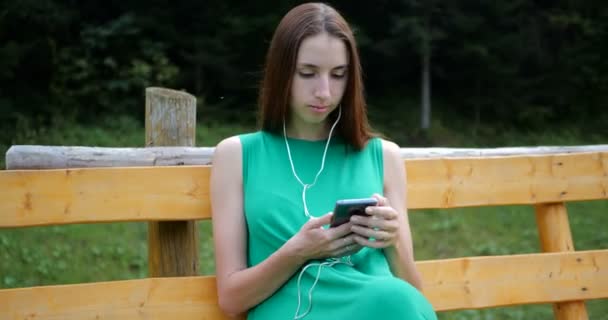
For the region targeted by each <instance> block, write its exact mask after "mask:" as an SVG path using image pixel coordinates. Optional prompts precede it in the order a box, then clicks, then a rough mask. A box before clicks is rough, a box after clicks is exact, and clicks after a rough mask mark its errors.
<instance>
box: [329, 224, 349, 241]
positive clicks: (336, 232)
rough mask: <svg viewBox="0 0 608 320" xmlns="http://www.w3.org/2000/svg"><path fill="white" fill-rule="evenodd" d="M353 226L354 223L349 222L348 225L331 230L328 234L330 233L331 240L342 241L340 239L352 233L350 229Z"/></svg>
mask: <svg viewBox="0 0 608 320" xmlns="http://www.w3.org/2000/svg"><path fill="white" fill-rule="evenodd" d="M352 226H353V224H352V222H347V223H344V224H341V225H339V226H337V227H335V228H330V229H328V230H327V232H330V238H331V239H340V238H344V237H345V236H347V235H349V234H350V233H352V232H351V231H350V228H351V227H352Z"/></svg>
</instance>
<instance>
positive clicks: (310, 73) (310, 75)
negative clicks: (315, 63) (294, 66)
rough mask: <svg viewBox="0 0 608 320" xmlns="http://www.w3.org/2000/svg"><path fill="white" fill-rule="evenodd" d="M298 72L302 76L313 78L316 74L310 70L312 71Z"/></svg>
mask: <svg viewBox="0 0 608 320" xmlns="http://www.w3.org/2000/svg"><path fill="white" fill-rule="evenodd" d="M298 74H299V75H300V77H302V78H312V77H314V75H315V73H314V72H310V71H299V72H298Z"/></svg>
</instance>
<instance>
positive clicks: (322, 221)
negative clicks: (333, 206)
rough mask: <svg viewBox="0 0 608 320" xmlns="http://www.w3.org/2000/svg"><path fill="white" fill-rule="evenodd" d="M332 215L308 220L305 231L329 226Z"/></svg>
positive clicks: (330, 213)
mask: <svg viewBox="0 0 608 320" xmlns="http://www.w3.org/2000/svg"><path fill="white" fill-rule="evenodd" d="M332 215H333V213H332V212H329V213H326V214H325V215H322V216H321V217H318V218H312V219H310V220H308V222H306V224H305V227H306V228H307V229H316V228H322V227H323V226H324V225H326V224H329V223H330V222H331V216H332Z"/></svg>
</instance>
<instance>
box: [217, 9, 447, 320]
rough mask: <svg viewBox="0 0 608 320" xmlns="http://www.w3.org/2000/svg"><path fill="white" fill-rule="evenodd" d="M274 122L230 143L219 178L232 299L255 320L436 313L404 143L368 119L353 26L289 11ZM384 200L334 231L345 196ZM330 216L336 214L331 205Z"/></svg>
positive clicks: (263, 93)
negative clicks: (420, 262) (416, 229)
mask: <svg viewBox="0 0 608 320" xmlns="http://www.w3.org/2000/svg"><path fill="white" fill-rule="evenodd" d="M259 106H260V110H261V122H262V130H260V131H258V132H255V133H249V134H243V135H239V136H235V137H231V138H228V139H226V140H224V141H222V142H221V143H219V144H218V146H217V148H216V151H215V155H214V159H213V169H212V174H211V201H212V211H213V234H214V242H215V256H216V275H217V285H218V294H219V304H220V307H221V308H222V309H223V310H224V311H225V312H226V313H227V314H231V315H237V314H243V313H247V314H248V319H301V318H307V319H350V320H352V319H371V318H372V317H373V318H376V317H377V318H379V319H436V316H435V313H434V312H433V309H432V307H431V305H430V304H429V302H428V301H427V300H426V299H425V298H424V296H423V295H422V294H421V293H420V291H419V289H420V288H421V285H422V284H421V279H420V275H419V273H418V271H417V270H416V265H415V264H414V254H413V246H412V239H411V234H410V227H409V223H408V218H407V214H406V199H405V194H406V186H405V181H406V175H405V170H404V166H403V161H402V159H401V157H400V155H399V148H398V146H397V145H396V144H394V143H392V142H388V141H385V140H382V139H380V138H377V137H375V136H374V135H373V134H372V133H371V132H370V129H369V127H368V122H367V117H366V106H365V100H364V96H363V84H362V79H361V67H360V63H359V56H358V53H357V48H356V44H355V39H354V37H353V33H352V31H351V29H350V27H349V26H348V24H347V23H346V21H345V20H344V19H343V18H342V16H340V14H339V13H338V12H336V10H334V9H333V8H331V7H329V6H328V5H325V4H321V3H308V4H303V5H300V6H297V7H295V8H293V9H292V10H291V11H289V12H288V13H287V14H286V15H285V16H284V17H283V19H282V20H281V22H280V24H279V25H278V27H277V29H276V31H275V34H274V36H273V38H272V42H271V44H270V48H269V51H268V55H267V57H266V68H265V72H264V78H263V81H262V84H261V90H260V99H259ZM364 197H375V198H376V199H377V201H378V204H377V206H373V207H369V208H367V209H366V213H367V215H364V216H353V218H351V220H350V221H349V222H348V223H345V224H342V225H340V226H338V227H333V228H329V227H328V226H327V225H328V224H329V223H330V221H331V217H332V213H331V211H332V210H333V208H334V204H335V203H336V200H339V199H350V198H364ZM328 212H329V213H328Z"/></svg>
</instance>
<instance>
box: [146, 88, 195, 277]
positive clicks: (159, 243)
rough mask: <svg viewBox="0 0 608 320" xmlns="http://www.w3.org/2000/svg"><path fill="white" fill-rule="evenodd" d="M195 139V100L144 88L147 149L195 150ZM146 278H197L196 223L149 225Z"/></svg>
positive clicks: (170, 92)
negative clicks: (168, 147) (178, 147)
mask: <svg viewBox="0 0 608 320" xmlns="http://www.w3.org/2000/svg"><path fill="white" fill-rule="evenodd" d="M195 138H196V98H195V97H194V96H193V95H191V94H188V93H186V92H182V91H175V90H169V89H164V88H146V147H160V146H186V147H194V145H195ZM159 183H162V182H159ZM175 209H176V212H179V210H178V208H175ZM148 274H149V275H150V276H152V277H170V276H191V275H197V274H198V229H197V228H196V221H150V222H149V223H148Z"/></svg>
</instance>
